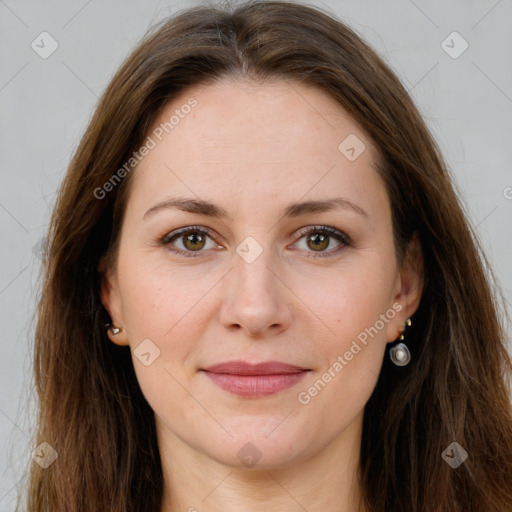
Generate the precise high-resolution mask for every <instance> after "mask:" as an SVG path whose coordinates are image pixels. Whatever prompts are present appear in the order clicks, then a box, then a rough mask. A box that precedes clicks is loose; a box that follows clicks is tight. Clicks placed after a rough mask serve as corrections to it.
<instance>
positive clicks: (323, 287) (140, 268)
mask: <svg viewBox="0 0 512 512" xmlns="http://www.w3.org/2000/svg"><path fill="white" fill-rule="evenodd" d="M191 97H194V98H195V99H196V100H197V101H198V104H197V106H196V107H195V108H193V109H192V110H191V112H190V113H189V114H188V115H187V116H185V117H184V118H183V119H180V122H179V124H178V125H177V126H175V127H174V129H173V130H172V131H171V132H170V133H169V134H168V135H166V136H165V137H164V138H163V140H162V141H161V142H159V143H158V144H157V146H156V147H155V148H153V149H151V151H150V152H149V154H148V155H147V156H146V157H145V158H144V159H143V160H142V162H141V163H140V164H139V166H138V168H137V169H136V170H135V171H133V173H134V174H133V176H131V178H132V179H133V180H134V182H133V183H132V184H131V185H132V188H131V193H130V197H129V199H128V203H127V208H126V212H125V216H124V219H123V224H122V228H121V238H120V245H119V252H118V255H117V259H116V262H115V265H114V266H112V267H109V268H106V269H105V270H104V274H103V282H102V302H103V304H104V305H105V307H106V309H107V310H108V312H109V313H110V315H111V318H112V320H113V324H114V325H115V326H118V327H120V328H121V332H120V333H119V334H117V335H113V334H112V333H111V332H109V336H110V339H111V340H112V342H114V343H116V344H118V345H129V346H130V347H131V350H132V358H133V365H134V368H135V371H136V375H137V378H138V381H139V384H140V387H141V389H142V392H143V394H144V396H145V397H146V399H147V401H148V402H149V404H150V405H151V407H152V409H153V411H154V413H155V421H156V426H157V435H158V445H159V449H160V453H161V457H162V467H163V472H164V497H163V503H162V508H161V511H162V512H177V511H189V512H193V511H194V510H197V511H212V512H217V511H225V510H230V511H235V512H236V511H244V512H247V511H256V510H258V511H259V510H261V507H262V506H263V505H264V506H265V508H266V509H267V510H284V511H290V512H292V511H299V510H300V511H303V510H308V511H309V512H316V511H320V510H322V511H324V510H332V511H334V510H336V511H339V512H355V511H358V510H365V509H364V507H363V506H362V505H360V508H359V505H358V502H359V499H360V496H361V494H360V489H359V486H358V484H357V475H358V464H359V449H360V443H361V431H362V419H363V412H364V407H365V404H366V402H367V401H368V399H369V397H370V395H371V393H372V391H373V389H374V387H375V384H376V382H377V376H378V374H379V372H380V369H381V365H382V361H383V358H384V357H388V355H387V353H386V352H385V351H386V344H387V343H388V342H391V341H394V340H395V339H396V338H397V336H398V333H399V332H400V331H402V330H403V329H404V325H405V322H406V320H407V319H408V318H409V317H411V316H412V315H413V314H414V312H415V311H416V309H417V307H418V304H419V300H420V297H421V289H422V268H423V262H422V256H421V248H420V246H419V242H418V240H417V238H415V239H413V242H411V245H410V248H409V249H410V250H409V251H408V253H407V254H408V256H407V258H406V261H405V263H404V265H403V266H402V268H399V267H398V264H397V261H396V257H395V249H394V245H393V232H392V225H391V209H390V204H389V198H388V196H387V193H386V190H385V187H384V184H383V182H382V180H381V179H380V177H379V176H378V175H377V172H376V170H375V168H374V163H375V162H377V161H378V158H379V152H378V148H376V147H375V145H374V143H373V142H372V141H371V140H370V138H369V137H368V136H367V135H366V134H365V133H364V132H363V130H362V129H361V128H360V127H359V126H358V125H357V124H356V123H355V121H354V120H353V119H351V118H350V117H349V116H348V114H347V113H346V112H345V111H344V110H343V109H341V107H340V106H339V105H338V104H337V103H335V102H334V101H333V100H332V99H331V98H330V97H328V96H327V95H326V94H325V93H323V92H322V91H319V90H317V89H315V88H312V87H310V86H306V85H303V84H300V83H293V86H292V84H291V83H289V82H285V81H277V82H275V83H272V84H268V83H267V84H265V85H262V84H257V83H253V82H247V81H243V82H242V81H229V80H227V79H223V80H221V81H218V82H216V83H215V84H213V85H210V86H208V87H204V86H201V87H193V88H190V89H188V90H186V91H184V92H183V93H182V94H181V95H180V96H179V97H177V98H175V99H174V100H173V101H172V102H170V103H169V104H168V105H167V106H166V107H165V109H164V110H163V111H162V112H161V115H160V117H159V119H158V120H157V121H156V123H155V126H154V127H153V128H155V127H156V126H158V125H159V124H160V123H161V122H165V121H168V120H169V118H170V116H171V115H172V114H173V112H174V110H175V109H176V108H180V107H181V106H182V105H183V104H185V103H186V102H187V100H188V99H189V98H191ZM349 134H356V135H357V137H358V138H359V139H360V140H361V141H362V142H363V143H364V144H365V147H366V149H365V150H364V151H363V152H362V153H361V154H360V156H359V157H358V158H357V159H356V160H354V161H350V160H349V159H347V158H346V156H345V155H344V154H342V152H340V151H339V150H338V146H339V144H340V142H342V141H343V140H344V139H345V138H346V137H347V136H348V135H349ZM171 196H179V197H192V198H194V199H202V200H207V201H210V202H212V203H215V204H217V205H219V206H221V207H223V208H224V209H226V210H227V212H228V214H229V216H230V218H226V219H217V218H212V217H208V216H204V215H200V214H198V213H189V212H184V211H181V210H178V209H170V208H168V209H165V208H162V209H160V210H158V211H155V212H154V213H153V214H148V215H147V216H146V218H144V214H145V212H146V211H147V210H148V209H150V208H151V207H152V206H154V205H155V204H157V203H159V202H161V201H163V200H165V199H168V198H169V197H171ZM331 197H344V198H347V199H349V200H350V201H352V202H353V203H355V204H356V205H358V206H359V207H360V208H362V209H363V210H364V211H365V212H366V215H362V214H360V213H357V212H355V211H353V210H351V209H348V208H345V209H343V208H340V209H335V210H332V211H329V212H320V213H307V214H305V215H303V216H300V217H297V218H284V217H283V212H284V208H285V207H286V206H288V205H289V204H290V203H294V202H298V201H305V200H324V199H327V198H331ZM318 225H320V226H330V227H333V228H335V229H337V230H339V231H341V232H343V233H345V234H346V235H348V236H349V237H350V239H351V240H352V244H351V245H346V246H344V245H343V243H342V242H339V241H337V240H336V238H334V237H330V238H329V245H328V247H325V245H323V246H322V247H321V249H319V250H318V249H317V250H316V251H315V245H314V243H312V242H311V241H310V242H309V243H308V238H309V236H308V235H306V234H302V235H301V234H299V233H298V232H299V230H300V229H301V228H308V227H314V226H318ZM188 226H200V227H202V228H209V229H210V230H211V236H210V235H203V236H206V238H205V239H204V242H203V243H202V244H201V243H199V244H198V243H197V241H196V242H195V244H196V245H192V246H191V245H190V244H189V245H185V239H184V236H183V235H182V236H181V237H177V238H175V239H174V241H173V242H172V243H171V242H169V244H168V245H167V246H165V245H161V244H158V240H159V239H161V238H162V237H163V236H164V235H166V234H168V233H171V232H173V231H174V230H176V229H179V228H182V227H188ZM315 233H317V236H318V235H321V233H318V232H317V231H316V232H315V231H314V232H313V233H311V235H314V234H315ZM248 236H251V237H253V238H254V239H255V240H256V241H257V243H258V244H259V246H260V247H261V249H262V253H261V254H260V255H259V256H258V257H257V258H256V259H255V260H254V261H253V262H251V263H248V262H247V261H245V260H244V259H243V258H242V257H240V256H239V254H238V253H237V252H236V249H237V247H238V246H239V244H241V243H242V241H244V239H245V238H246V237H248ZM313 239H314V236H313ZM171 247H174V248H176V249H177V250H179V249H181V250H182V251H187V250H188V252H189V253H190V252H194V248H198V250H199V254H198V257H186V256H183V255H179V254H175V253H173V252H171V250H170V248H171ZM190 247H192V249H190ZM338 247H342V249H341V250H340V251H339V252H336V251H337V250H338ZM195 253H196V254H197V253H198V251H197V250H196V251H195ZM322 254H324V255H325V257H323V258H322V257H321V256H322ZM329 254H330V255H331V256H329ZM315 255H317V256H320V257H318V258H317V259H312V258H308V256H312V257H314V256H315ZM393 304H395V308H397V304H398V305H399V306H398V307H400V311H398V312H397V311H396V310H395V309H393ZM389 310H392V311H393V312H394V313H395V314H394V315H393V317H392V318H389V317H390V316H391V315H390V314H389V313H388V314H387V316H386V318H387V321H386V322H384V323H385V325H384V327H383V328H381V329H380V330H379V331H378V334H377V335H374V336H373V337H368V343H367V345H363V344H362V343H358V345H359V346H360V347H361V350H360V351H359V352H358V353H357V354H356V355H354V356H353V358H352V359H351V360H350V361H347V360H346V359H344V361H345V362H346V365H344V366H343V369H342V370H341V371H338V372H335V375H336V376H335V377H333V378H331V380H330V382H328V383H327V384H326V385H325V387H323V388H322V389H321V391H320V392H318V393H317V394H316V396H314V397H310V398H311V399H310V401H309V402H308V403H306V404H304V403H301V402H300V401H299V400H298V394H299V393H300V392H304V391H306V392H307V390H308V388H310V387H311V386H312V385H313V384H314V383H315V382H317V381H318V379H319V378H322V375H323V374H325V372H326V371H327V370H328V368H329V367H331V368H332V366H333V363H334V362H335V361H337V360H338V359H337V358H338V356H342V357H343V355H344V354H345V353H346V352H347V351H349V350H350V347H351V344H352V342H353V341H354V340H357V336H358V334H360V333H361V332H363V331H364V330H365V329H366V328H369V327H370V326H374V325H376V321H377V320H379V318H382V317H381V316H380V315H386V312H389ZM145 339H149V340H151V342H152V343H153V344H154V346H157V347H158V349H159V350H160V355H159V356H158V357H157V358H156V359H154V361H153V362H152V363H151V364H149V365H148V366H146V365H144V364H143V363H142V362H141V361H140V360H139V358H138V357H136V356H135V355H134V350H135V349H136V348H137V346H139V344H140V343H141V342H142V341H143V340H145ZM234 359H242V360H245V361H250V362H261V361H268V360H277V361H283V362H287V363H291V364H294V365H297V366H301V367H304V368H308V369H310V370H311V371H310V372H309V373H307V374H306V376H305V377H304V378H303V379H302V380H301V381H300V382H299V383H298V384H296V385H295V386H293V387H291V388H288V389H285V390H282V391H279V392H278V393H276V394H274V395H271V396H267V397H261V398H254V397H239V396H236V395H234V394H231V393H229V392H227V391H225V390H223V389H221V388H219V387H218V386H217V385H215V384H214V383H213V382H212V381H211V380H210V379H209V378H208V377H206V375H205V374H204V373H203V372H200V371H199V369H200V368H205V367H206V366H209V365H212V364H214V363H219V362H223V361H228V360H234ZM331 372H332V370H331ZM303 396H304V395H303ZM247 443H252V445H249V447H246V448H245V450H246V451H247V450H248V451H249V452H250V453H249V454H252V455H254V457H255V458H257V457H258V456H260V458H259V460H258V461H257V463H256V464H255V465H254V466H251V467H249V466H248V463H247V460H245V461H244V460H243V459H242V457H239V456H238V455H237V453H238V452H239V450H241V449H242V447H244V446H245V445H246V444H247ZM254 460H255V459H254ZM171 496H172V503H171V499H170V498H171Z"/></svg>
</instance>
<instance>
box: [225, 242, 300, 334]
mask: <svg viewBox="0 0 512 512" xmlns="http://www.w3.org/2000/svg"><path fill="white" fill-rule="evenodd" d="M249 261H251V260H250V259H248V260H245V259H244V258H243V257H240V256H239V255H238V254H236V255H234V257H233V268H232V270H231V272H229V273H228V275H227V276H226V278H225V282H224V284H223V286H224V288H223V292H222V293H223V299H224V300H223V302H222V306H221V312H220V321H221V323H222V324H223V325H224V327H226V328H227V329H229V330H243V331H244V332H245V334H246V335H247V336H250V337H260V338H265V337H268V336H274V335H276V334H278V333H279V332H282V331H284V330H285V329H287V328H288V327H289V325H290V324H291V321H292V317H293V311H292V300H291V297H292V296H293V294H292V292H291V290H290V289H289V288H288V287H287V285H286V279H285V276H284V272H283V270H282V268H281V267H280V265H279V262H277V261H276V260H275V258H273V256H272V254H271V251H270V249H266V250H263V251H262V252H261V254H259V256H258V257H257V258H256V259H254V261H252V262H249Z"/></svg>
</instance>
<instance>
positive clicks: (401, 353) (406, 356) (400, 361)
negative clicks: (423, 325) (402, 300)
mask: <svg viewBox="0 0 512 512" xmlns="http://www.w3.org/2000/svg"><path fill="white" fill-rule="evenodd" d="M406 324H407V326H409V327H410V326H411V324H412V322H411V319H410V318H408V319H407V322H406ZM404 331H405V328H404V330H403V331H402V332H401V333H400V342H402V341H403V340H404V339H405V336H404ZM389 357H390V358H391V361H393V363H395V364H396V365H397V366H405V365H407V364H409V362H410V360H411V353H410V352H409V349H408V348H407V345H406V344H405V343H398V345H396V346H394V347H393V348H391V349H390V350H389Z"/></svg>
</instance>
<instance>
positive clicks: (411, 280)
mask: <svg viewBox="0 0 512 512" xmlns="http://www.w3.org/2000/svg"><path fill="white" fill-rule="evenodd" d="M423 284H424V259H423V250H422V247H421V242H420V238H419V235H418V233H417V232H414V234H413V235H412V237H411V240H410V242H409V244H408V246H407V249H406V253H405V257H404V262H403V264H402V267H401V268H400V269H399V273H398V275H397V281H396V285H395V295H394V298H393V300H394V303H398V304H400V305H401V309H400V310H397V311H398V313H397V314H396V316H395V318H394V320H393V321H392V322H389V324H388V332H387V340H388V342H392V341H395V340H396V339H397V338H398V337H399V336H400V334H401V332H402V331H403V330H404V329H405V323H406V322H407V319H408V318H410V317H411V316H412V315H414V313H415V312H416V310H417V309H418V306H419V305H420V301H421V295H422V292H423Z"/></svg>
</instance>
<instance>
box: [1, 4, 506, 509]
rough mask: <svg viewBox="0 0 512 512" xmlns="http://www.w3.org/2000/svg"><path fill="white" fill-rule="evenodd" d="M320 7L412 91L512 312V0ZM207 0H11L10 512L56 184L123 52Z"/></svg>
mask: <svg viewBox="0 0 512 512" xmlns="http://www.w3.org/2000/svg"><path fill="white" fill-rule="evenodd" d="M311 3H312V4H314V5H315V4H316V5H320V6H322V7H325V8H327V9H328V10H329V11H331V12H333V13H336V14H337V15H339V16H340V17H341V18H342V19H343V20H345V21H346V22H347V23H348V24H349V25H350V26H352V27H353V28H354V29H355V30H356V31H357V32H358V33H359V34H361V35H362V36H363V37H364V38H365V39H366V40H367V41H368V42H369V43H370V44H372V46H373V47H374V48H375V49H376V50H377V51H378V52H379V53H380V54H381V55H382V56H383V57H384V59H385V60H386V61H387V62H388V63H389V64H390V65H391V67H392V68H393V69H394V70H395V71H396V73H397V74H398V75H399V77H400V78H401V79H402V81H403V82H404V84H405V85H406V87H407V88H408V89H409V91H410V92H411V94H412V96H413V97H414V99H415V101H416V103H417V105H418V107H419V108H420V111H421V112H422V114H423V115H424V117H425V118H426V120H427V122H428V125H429V127H430V129H431V130H432V132H433V133H434V136H435V137H436V139H437V141H438V142H439V144H440V147H441V150H442V151H443V152H444V155H445V157H446V160H447V162H448V164H449V166H450V168H451V169H452V172H453V175H454V179H455V182H456V185H457V187H458V190H459V192H460V196H461V198H462V201H463V203H464V204H465V207H466V209H467V212H468V215H469V217H470V220H471V222H472V224H473V226H474V227H475V230H476V232H477V233H478V236H479V237H480V239H481V241H482V242H483V244H484V246H485V247H486V248H487V254H488V256H489V258H490V261H491V264H492V266H493V270H494V271H495V273H496V276H497V278H498V280H499V283H500V285H501V287H502V289H503V292H504V294H505V297H506V299H507V302H508V304H507V307H508V311H509V314H510V313H511V309H512V308H511V303H512V269H511V267H510V260H511V258H510V255H511V253H512V251H511V248H512V237H511V218H512V188H508V187H512V172H511V162H512V141H511V135H512V131H511V129H510V119H511V118H512V66H511V55H512V32H511V31H510V24H509V23H507V22H508V21H509V20H511V19H512V5H511V1H510V0H500V1H497V0H481V1H468V0H458V1H452V2H449V3H448V2H444V1H441V0H439V1H420V0H415V1H414V2H413V1H412V0H392V1H387V2H382V1H377V0H374V1H370V0H367V1H344V0H337V1H333V0H325V2H311ZM199 4H200V2H193V1H189V2H186V1H181V2H165V1H156V0H153V1H151V0H150V1H145V2H143V1H142V0H139V1H130V2H126V1H125V2H122V1H120V0H110V1H100V0H90V1H86V0H73V1H64V0H60V1H59V0H49V1H46V2H37V1H35V0H34V1H29V0H26V1H24V0H5V1H2V0H0V43H1V44H0V48H1V50H0V51H1V62H2V66H1V68H0V108H1V112H2V117H1V125H0V130H1V134H0V145H1V149H0V154H1V158H0V169H1V171H0V172H1V180H0V229H1V233H2V244H1V246H0V325H1V326H2V327H3V331H2V357H1V358H0V434H1V446H0V452H1V457H0V470H1V471H0V510H2V511H4V510H6V511H7V510H14V500H15V496H16V487H15V486H16V482H17V481H18V480H19V478H20V477H21V475H22V472H23V471H24V470H25V469H26V468H27V467H28V465H29V464H30V463H31V446H30V445H29V440H30V438H29V435H30V433H31V428H32V425H33V421H34V415H33V411H34V409H33V407H31V403H32V402H33V397H32V395H33V392H32V390H31V387H30V386H31V366H30V365H31V360H32V354H31V348H32V340H31V335H32V333H33V327H34V324H33V315H34V308H35V304H36V298H37V292H38V272H39V264H40V259H39V253H38V242H39V241H40V239H41V238H42V237H43V235H44V233H45V229H46V227H47V224H48V221H49V215H50V212H51V208H52V205H53V202H54V199H55V192H56V190H57V187H58V185H59V183H60V181H61V179H62V177H63V175H64V172H65V169H66V166H67V164H68V162H69V159H70V156H71V154H72V152H73V150H74V149H75V148H76V146H77V144H78V142H79V139H80V136H81V134H82V132H83V130H84V129H85V127H86V125H87V122H88V120H89V118H90V115H91V113H92V111H93V108H94V106H95V104H96V102H97V100H98V97H99V96H100V95H101V93H102V91H103V90H104V88H105V87H106V85H107V83H108V81H109V80H110V78H111V77H112V76H113V74H114V72H115V71H116V69H117V67H118V66H119V64H120V63H121V61H122V60H123V59H124V58H125V57H126V56H127V55H128V53H129V52H130V50H131V49H133V47H134V46H135V44H136V43H137V41H138V40H139V39H140V37H142V35H143V34H144V33H145V32H146V30H147V29H148V28H149V27H150V26H151V25H152V24H153V23H154V22H156V21H158V20H160V19H162V18H163V17H166V16H168V15H170V14H173V13H175V12H176V11H177V10H179V9H182V8H186V7H190V6H193V5H199ZM43 31H47V32H48V33H50V34H51V36H52V37H53V38H54V39H55V40H56V41H57V42H58V45H59V46H58V49H57V50H56V51H55V52H54V53H53V54H52V55H51V56H49V57H48V58H47V59H43V58H41V57H40V56H39V55H38V54H37V53H36V52H35V51H34V50H33V49H32V48H31V43H32V41H34V40H36V42H37V41H40V39H36V38H38V36H39V34H41V32H43ZM453 31H457V32H459V33H460V35H461V36H462V37H463V38H464V39H465V40H466V41H467V43H468V44H469V47H468V49H467V50H466V51H465V52H464V53H462V54H461V55H460V56H459V57H458V58H452V56H450V55H448V53H446V51H445V50H444V49H443V47H442V46H441V45H442V42H443V41H444V40H445V39H446V38H447V36H448V35H449V34H451V33H452V32H453ZM446 44H448V45H450V46H453V48H452V49H449V51H451V52H452V53H453V52H457V51H458V50H460V49H461V48H462V46H461V41H460V40H457V39H453V43H452V41H451V39H450V38H448V40H447V43H445V45H446ZM46 47H48V46H46ZM404 193H407V192H406V191H404ZM507 196H508V198H507ZM508 329H509V333H510V332H511V330H510V326H508ZM509 339H510V336H509Z"/></svg>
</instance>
